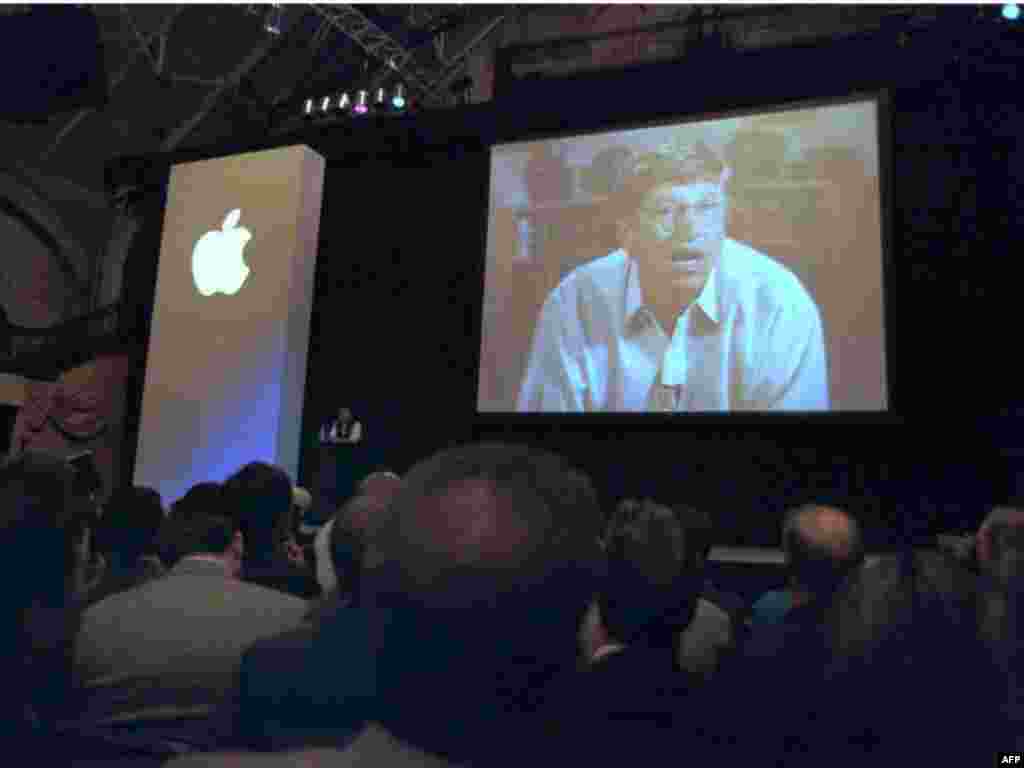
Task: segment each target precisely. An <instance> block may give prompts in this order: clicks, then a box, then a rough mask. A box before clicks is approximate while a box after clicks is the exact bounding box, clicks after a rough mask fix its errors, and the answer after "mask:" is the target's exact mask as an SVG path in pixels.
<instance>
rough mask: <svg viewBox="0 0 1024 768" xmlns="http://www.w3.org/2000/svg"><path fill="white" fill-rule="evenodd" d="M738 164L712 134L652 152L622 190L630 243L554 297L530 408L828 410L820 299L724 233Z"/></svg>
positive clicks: (525, 404) (579, 272)
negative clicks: (725, 156)
mask: <svg viewBox="0 0 1024 768" xmlns="http://www.w3.org/2000/svg"><path fill="white" fill-rule="evenodd" d="M728 178H729V170H728V168H727V167H726V166H725V163H724V162H723V161H722V160H721V159H720V158H719V157H718V156H717V155H716V154H715V152H714V151H712V149H711V148H710V147H708V146H707V145H706V144H705V143H704V142H703V141H697V142H695V143H684V142H681V141H676V142H673V143H671V144H669V145H666V146H663V147H661V148H660V149H659V150H658V151H656V152H649V153H646V154H643V155H641V156H640V157H638V158H637V159H636V160H635V161H633V162H632V165H631V168H630V172H629V173H628V174H627V177H626V179H625V181H624V183H623V186H622V189H621V191H620V192H619V193H618V195H617V197H616V215H617V219H618V232H619V238H620V243H621V246H622V247H621V248H620V249H618V250H616V251H613V252H612V253H610V254H609V255H607V256H605V257H603V258H599V259H597V260H595V261H591V262H589V263H586V264H584V265H582V266H580V267H578V268H577V269H575V270H573V271H572V272H570V273H569V274H568V275H567V276H566V277H565V278H564V279H563V280H562V282H561V283H560V284H559V285H558V287H556V288H555V290H554V291H552V293H551V295H550V296H549V297H548V299H547V300H546V301H545V302H544V305H543V307H542V309H541V311H540V316H539V318H538V320H537V326H536V330H535V331H534V338H533V346H532V349H531V353H530V359H529V362H528V364H527V368H526V374H525V376H524V378H523V383H522V387H521V389H520V392H519V400H518V402H517V405H516V409H517V410H518V411H521V412H523V411H525V412H530V411H540V412H596V411H608V412H615V411H655V412H675V411H775V410H791V411H819V410H827V409H828V407H829V397H828V383H827V368H826V358H825V346H824V334H823V332H822V324H821V317H820V315H819V313H818V308H817V306H816V305H815V303H814V300H813V299H812V298H811V297H810V295H809V294H808V293H807V291H806V290H805V289H804V287H803V286H802V285H801V284H800V281H799V280H798V279H797V278H796V276H795V275H793V274H792V273H791V272H790V271H789V270H787V269H786V268H785V267H783V266H782V265H781V264H779V263H778V262H776V261H773V260H772V259H770V258H768V257H767V256H765V255H764V254H762V253H759V252H757V251H755V250H754V249H753V248H751V247H749V246H747V245H744V244H742V243H739V242H736V241H734V240H730V239H729V238H728V237H726V234H725V224H726V214H727V207H728V200H727V198H726V194H725V185H726V182H727V180H728Z"/></svg>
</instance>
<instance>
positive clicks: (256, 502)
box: [222, 461, 294, 560]
mask: <svg viewBox="0 0 1024 768" xmlns="http://www.w3.org/2000/svg"><path fill="white" fill-rule="evenodd" d="M222 496H223V499H224V509H225V512H226V513H227V514H229V515H230V516H231V517H232V518H233V519H234V520H235V521H236V522H237V524H238V528H239V530H240V531H241V532H242V536H243V537H244V539H245V553H246V556H245V559H246V560H253V559H258V558H264V557H268V556H271V555H273V554H274V553H275V552H276V550H277V546H278V545H279V544H280V542H281V541H282V540H283V539H284V538H285V537H286V536H287V535H288V534H289V533H294V531H292V530H291V529H292V527H293V524H294V514H293V512H292V481H291V479H290V478H289V477H288V475H287V473H286V472H285V471H284V470H283V469H280V468H279V467H275V466H272V465H271V464H266V463H264V462H261V461H254V462H251V463H249V464H246V465H245V466H244V467H242V468H241V469H240V470H238V471H237V472H236V473H235V474H233V475H232V476H231V477H229V478H228V479H227V481H225V483H224V489H223V492H222Z"/></svg>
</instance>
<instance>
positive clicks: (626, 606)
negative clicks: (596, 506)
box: [600, 500, 700, 646]
mask: <svg viewBox="0 0 1024 768" xmlns="http://www.w3.org/2000/svg"><path fill="white" fill-rule="evenodd" d="M689 533H690V532H689V531H688V530H687V529H686V526H685V525H684V524H683V523H682V521H681V520H680V517H679V515H678V514H677V512H676V511H675V510H673V509H670V508H669V507H666V506H663V505H661V504H657V503H655V502H653V501H651V500H645V501H633V500H627V501H624V502H622V503H621V504H620V505H619V507H618V509H617V510H616V514H615V517H614V519H613V520H612V523H611V526H610V527H609V531H608V534H607V537H606V540H605V554H606V557H607V559H608V566H607V567H608V572H607V578H606V580H605V584H604V587H603V588H602V590H601V597H600V605H601V618H602V621H603V623H604V626H605V629H606V630H607V631H608V635H609V637H611V638H612V639H614V640H616V641H618V642H626V643H629V642H645V643H648V644H654V645H662V646H669V645H671V644H672V642H673V640H674V638H675V636H676V635H677V634H678V633H679V632H680V631H682V630H683V629H685V628H686V626H687V625H689V623H690V621H691V620H692V619H693V612H694V609H695V607H696V601H697V597H698V595H699V584H700V578H699V577H700V568H699V564H700V552H699V551H697V547H695V546H694V542H693V541H692V540H689V541H688V539H689V538H690V536H689ZM698 546H699V545H698Z"/></svg>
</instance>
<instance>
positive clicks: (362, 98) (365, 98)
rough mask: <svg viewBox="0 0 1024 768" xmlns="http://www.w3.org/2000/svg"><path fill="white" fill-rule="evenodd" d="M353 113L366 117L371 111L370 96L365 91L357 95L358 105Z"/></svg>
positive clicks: (361, 90)
mask: <svg viewBox="0 0 1024 768" xmlns="http://www.w3.org/2000/svg"><path fill="white" fill-rule="evenodd" d="M352 111H353V112H355V113H356V114H357V115H365V114H366V113H367V112H369V111H370V94H368V93H367V92H366V90H365V89H360V91H359V92H358V93H357V94H356V104H355V106H354V107H353V108H352Z"/></svg>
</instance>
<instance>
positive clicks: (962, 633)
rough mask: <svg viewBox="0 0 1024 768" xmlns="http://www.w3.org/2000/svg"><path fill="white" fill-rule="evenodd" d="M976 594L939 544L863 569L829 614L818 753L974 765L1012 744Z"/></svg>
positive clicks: (849, 759)
mask: <svg viewBox="0 0 1024 768" xmlns="http://www.w3.org/2000/svg"><path fill="white" fill-rule="evenodd" d="M978 598H979V594H978V582H977V579H976V577H975V576H974V575H973V574H971V573H970V572H968V571H967V570H966V569H964V568H963V567H962V566H960V565H959V564H958V563H956V562H955V561H954V560H953V559H952V558H949V557H946V556H943V555H942V554H940V553H938V552H935V551H916V552H912V551H907V552H904V553H902V554H897V555H887V556H883V557H881V558H877V559H874V560H872V561H870V562H868V563H865V565H864V566H862V567H861V568H859V569H858V570H857V571H856V573H855V574H854V576H853V578H852V579H851V580H850V582H849V583H848V584H847V585H846V586H845V587H844V588H842V589H841V590H840V591H839V592H838V593H837V595H836V598H835V600H834V603H833V606H832V609H831V610H830V612H829V614H828V621H827V631H828V635H827V639H828V644H829V648H830V650H831V661H830V663H829V666H828V668H827V670H826V672H827V674H826V677H825V681H824V683H825V685H824V687H823V690H822V695H821V696H820V698H818V700H817V701H816V702H813V703H814V705H815V706H816V707H818V708H820V712H821V715H819V718H818V719H819V721H821V720H825V719H826V718H824V717H822V715H825V714H826V713H827V715H828V717H827V722H828V725H829V728H827V729H822V730H821V731H819V732H818V733H815V734H805V736H808V737H809V738H808V741H811V740H812V739H813V741H812V743H816V745H817V747H818V749H817V750H816V751H817V754H818V755H819V758H820V757H821V756H824V755H826V754H828V755H830V756H831V755H833V754H836V753H837V752H838V754H839V756H840V757H841V758H842V760H843V761H844V762H845V763H846V764H849V765H864V764H866V763H868V762H877V763H879V764H893V763H895V762H897V761H898V760H900V759H902V758H903V757H904V756H906V755H909V754H914V755H915V759H919V760H922V761H924V762H931V763H933V764H936V765H938V764H944V765H968V764H970V763H971V762H977V760H978V758H979V755H983V754H984V753H985V751H986V750H987V749H988V746H987V745H994V744H1005V743H1006V742H1005V739H1006V738H1007V737H1008V736H1009V734H1008V733H1007V731H1006V730H1005V726H1004V723H1003V722H1002V720H1001V715H1000V708H999V704H1000V703H1001V702H1000V694H1001V691H1002V690H1003V684H1002V681H1001V680H1000V675H999V672H998V670H997V668H996V667H995V665H994V664H993V663H992V659H991V657H990V656H989V654H988V653H987V652H986V649H985V647H984V645H983V644H982V643H981V642H980V640H979V637H978V633H977V625H976V623H975V617H976V615H977V610H978V606H977V602H978ZM830 710H831V711H830ZM794 722H795V721H794ZM1018 736H1019V734H1018ZM1015 746H1016V747H1020V746H1022V745H1021V743H1020V742H1017V743H1016V745H1015ZM811 751H812V752H813V751H815V750H813V749H812V750H811ZM829 762H832V759H831V757H830V758H829ZM818 763H819V764H820V759H819V761H818Z"/></svg>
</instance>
